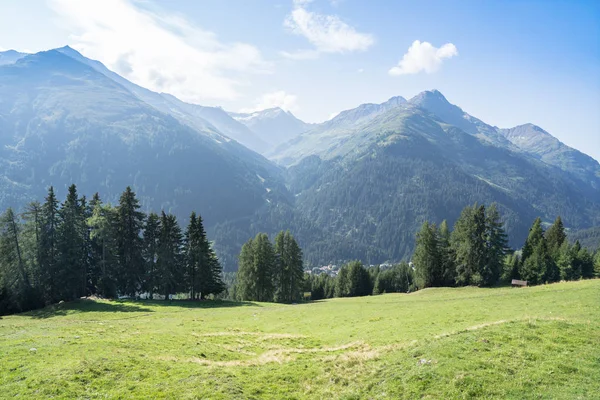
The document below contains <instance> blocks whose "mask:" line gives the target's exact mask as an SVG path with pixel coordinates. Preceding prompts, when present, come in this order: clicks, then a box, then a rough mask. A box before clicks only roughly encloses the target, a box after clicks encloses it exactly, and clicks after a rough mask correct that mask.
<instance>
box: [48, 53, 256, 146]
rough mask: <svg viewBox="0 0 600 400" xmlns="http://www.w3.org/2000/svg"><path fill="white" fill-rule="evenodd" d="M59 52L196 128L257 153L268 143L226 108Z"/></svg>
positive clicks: (73, 55) (79, 56) (85, 59)
mask: <svg viewBox="0 0 600 400" xmlns="http://www.w3.org/2000/svg"><path fill="white" fill-rule="evenodd" d="M57 50H58V51H59V52H61V53H63V54H65V55H67V56H69V57H71V58H73V59H75V60H77V61H79V62H81V63H83V64H86V65H88V66H90V67H92V68H93V69H95V70H96V71H98V72H100V73H101V74H103V75H104V76H106V77H108V78H110V79H112V80H113V81H115V82H117V83H118V84H120V85H122V86H124V87H125V88H127V90H129V91H130V92H131V93H132V94H134V95H135V96H136V97H138V98H139V99H140V100H142V101H144V102H145V103H147V104H149V105H151V106H152V107H154V108H156V109H157V110H159V111H162V112H163V113H165V114H169V115H171V116H172V117H174V118H176V119H177V120H179V121H180V122H182V123H184V124H186V125H189V126H191V127H193V128H195V129H200V130H203V131H207V132H213V133H215V134H216V135H217V136H221V135H225V136H227V137H229V138H231V139H233V140H236V141H238V142H239V143H241V144H243V145H244V146H246V147H248V148H249V149H252V150H254V151H257V152H262V151H264V150H265V149H266V147H267V145H266V144H265V143H264V142H263V141H262V140H261V139H260V138H259V137H258V136H257V135H256V134H255V133H254V132H252V131H251V130H250V129H248V128H247V127H246V126H245V125H243V124H241V123H239V122H237V121H236V120H234V119H233V118H231V117H230V116H229V115H228V114H227V113H226V112H225V111H223V109H221V108H218V107H204V106H200V105H196V104H190V103H186V102H183V101H181V100H179V99H178V98H176V97H175V96H172V95H169V94H166V93H156V92H153V91H151V90H148V89H145V88H143V87H141V86H138V85H136V84H134V83H132V82H130V81H128V80H127V79H125V78H123V77H122V76H120V75H118V74H116V73H114V72H113V71H110V70H109V69H108V68H106V67H105V66H104V64H102V63H100V62H98V61H95V60H90V59H89V58H86V57H84V56H83V55H81V54H80V53H79V52H77V51H76V50H74V49H72V48H71V47H69V46H65V47H62V48H60V49H57Z"/></svg>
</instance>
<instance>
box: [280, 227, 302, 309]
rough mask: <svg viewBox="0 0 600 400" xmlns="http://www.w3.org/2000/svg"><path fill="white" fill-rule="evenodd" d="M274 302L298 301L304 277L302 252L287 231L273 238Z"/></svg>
mask: <svg viewBox="0 0 600 400" xmlns="http://www.w3.org/2000/svg"><path fill="white" fill-rule="evenodd" d="M275 255H276V268H275V271H274V281H275V301H280V302H293V301H298V300H299V299H300V295H301V287H302V281H303V275H304V268H303V266H302V251H301V250H300V246H298V243H297V242H296V240H295V239H294V237H293V236H292V234H291V233H290V232H289V231H286V232H283V231H281V232H279V233H278V234H277V236H276V237H275Z"/></svg>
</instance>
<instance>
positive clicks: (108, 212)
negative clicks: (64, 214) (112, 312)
mask: <svg viewBox="0 0 600 400" xmlns="http://www.w3.org/2000/svg"><path fill="white" fill-rule="evenodd" d="M92 203H93V204H94V206H93V207H94V208H93V210H92V215H91V216H90V217H89V218H88V219H87V226H88V227H89V229H90V239H91V243H92V244H91V249H92V252H93V254H94V256H93V257H94V259H95V263H94V266H95V267H94V270H93V274H94V276H95V277H94V278H92V281H93V282H95V286H96V292H97V294H99V295H100V296H102V297H106V298H114V297H116V296H117V278H118V273H119V270H118V268H119V266H118V256H117V219H118V216H117V211H116V210H115V209H114V208H113V207H111V206H110V205H105V204H102V202H101V201H100V200H99V199H96V200H95V201H93V202H92Z"/></svg>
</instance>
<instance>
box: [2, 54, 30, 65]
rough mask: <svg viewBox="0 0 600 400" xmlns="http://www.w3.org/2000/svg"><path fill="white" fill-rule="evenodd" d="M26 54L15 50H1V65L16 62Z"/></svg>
mask: <svg viewBox="0 0 600 400" xmlns="http://www.w3.org/2000/svg"><path fill="white" fill-rule="evenodd" d="M26 55H27V53H19V52H18V51H15V50H7V51H0V65H7V64H14V63H15V62H17V61H18V60H20V59H21V58H23V57H25V56H26Z"/></svg>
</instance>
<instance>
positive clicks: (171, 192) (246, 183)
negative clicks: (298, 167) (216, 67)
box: [0, 49, 287, 227]
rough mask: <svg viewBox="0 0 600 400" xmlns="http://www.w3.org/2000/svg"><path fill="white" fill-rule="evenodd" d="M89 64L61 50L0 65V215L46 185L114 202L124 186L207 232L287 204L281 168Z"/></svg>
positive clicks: (152, 205)
mask: <svg viewBox="0 0 600 400" xmlns="http://www.w3.org/2000/svg"><path fill="white" fill-rule="evenodd" d="M90 63H92V62H91V61H86V62H80V61H78V60H77V59H76V58H73V57H70V56H67V55H65V54H64V49H63V50H51V51H47V52H41V53H37V54H34V55H28V56H25V57H23V58H21V59H20V60H18V61H17V62H16V63H14V64H9V65H3V66H0V193H1V197H0V208H2V209H5V208H6V207H8V206H13V207H20V206H23V205H24V204H25V202H27V201H30V200H33V199H38V200H39V199H42V198H43V196H44V195H45V193H46V190H47V187H48V186H50V185H54V186H55V187H56V189H57V191H58V195H59V196H61V197H62V196H63V195H64V194H65V191H66V188H67V186H68V185H70V184H71V183H75V184H76V185H77V187H78V189H79V191H80V193H81V194H86V195H88V196H91V195H92V194H93V193H94V192H95V191H99V192H100V193H101V195H102V198H103V199H104V200H105V201H109V202H112V203H113V204H114V203H115V202H116V201H117V200H118V196H119V194H120V193H121V192H122V191H123V190H124V188H125V187H126V186H128V185H131V186H132V187H133V188H134V190H135V191H136V192H137V194H138V196H139V198H140V199H141V201H142V204H143V207H144V208H145V209H147V210H154V211H160V210H161V209H164V210H166V211H170V212H173V213H175V214H176V215H177V216H178V217H179V218H180V221H181V223H182V224H183V223H185V220H184V218H187V216H188V215H189V213H190V212H191V211H192V210H196V211H198V212H200V213H201V214H202V216H203V217H204V218H205V221H206V224H207V226H208V227H210V226H212V225H214V224H216V223H218V222H223V221H226V220H235V219H239V218H248V217H249V216H251V215H253V214H254V213H255V212H256V211H257V210H259V209H261V208H262V207H265V206H266V205H267V204H269V203H268V202H269V201H278V199H279V198H281V199H282V200H281V201H285V199H286V196H287V190H286V188H285V186H284V181H283V178H282V170H281V169H280V168H278V167H276V166H275V165H273V164H272V163H271V162H269V161H268V160H266V159H265V158H263V157H262V156H260V155H258V154H256V153H255V152H253V151H251V150H249V149H247V148H246V147H244V146H242V145H240V144H239V143H237V142H236V141H234V140H231V139H230V138H229V137H227V136H226V135H224V134H222V133H220V132H218V131H216V130H214V129H212V128H211V126H212V125H211V124H209V125H207V127H206V129H204V128H202V129H201V128H200V126H201V125H200V124H199V125H198V127H196V128H193V127H192V126H191V124H186V123H183V122H181V121H180V120H179V119H177V118H174V117H173V116H172V115H170V114H168V113H164V112H161V110H160V108H161V107H155V105H156V103H153V101H154V100H156V101H157V102H159V101H160V98H162V96H161V95H159V94H156V93H153V92H150V91H148V90H146V89H142V88H139V87H138V86H136V85H133V84H131V83H130V82H129V83H128V82H125V81H124V80H123V78H120V79H117V78H115V77H114V76H113V77H108V76H107V74H108V73H106V74H105V73H100V72H98V70H97V69H98V68H100V67H99V66H98V65H96V68H94V67H91V66H90V65H89V64H90ZM108 75H110V74H108ZM136 91H137V92H136ZM140 92H141V93H142V94H140ZM144 97H147V98H148V99H150V100H149V102H145V101H143V100H142V98H144ZM151 103H152V104H151ZM161 104H168V100H165V102H164V103H161ZM198 121H200V120H199V119H198Z"/></svg>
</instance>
